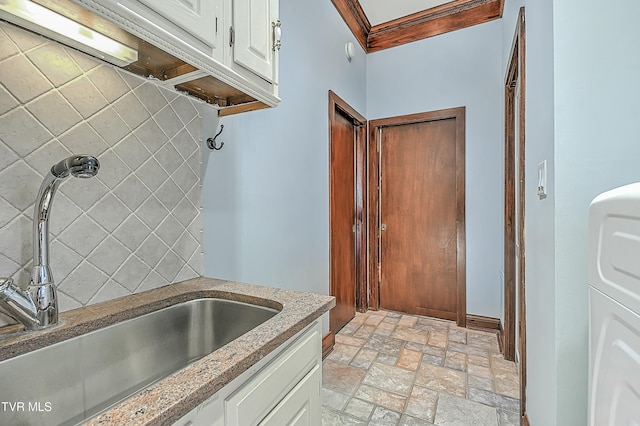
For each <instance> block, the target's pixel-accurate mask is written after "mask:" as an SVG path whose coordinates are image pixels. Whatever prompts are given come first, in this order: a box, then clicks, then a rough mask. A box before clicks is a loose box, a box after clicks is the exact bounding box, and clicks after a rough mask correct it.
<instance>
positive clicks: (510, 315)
mask: <svg viewBox="0 0 640 426" xmlns="http://www.w3.org/2000/svg"><path fill="white" fill-rule="evenodd" d="M525 41H526V31H525V17H524V7H523V8H520V13H519V15H518V22H517V24H516V31H515V36H514V40H513V45H512V47H511V55H510V58H509V63H508V65H507V79H506V82H505V83H506V84H505V91H504V94H505V173H504V195H505V199H504V207H505V215H504V297H505V298H504V332H503V333H502V335H501V339H502V348H503V353H504V357H505V359H508V360H511V361H516V362H517V363H518V366H519V372H520V414H521V416H522V417H523V419H524V418H525V417H526V385H527V359H526V356H527V327H526V305H527V304H526V297H525V296H526V291H525V289H526V280H525V278H526V275H525V260H526V259H525V232H524V231H525V229H524V227H525V218H524V214H525V199H526V196H525V195H526V194H525V190H526V185H525V154H526V149H525V147H526V144H525V136H526V132H525V106H526V102H525V88H526V80H525V75H526V70H525V63H526V62H525ZM540 198H544V197H543V196H541V197H540Z"/></svg>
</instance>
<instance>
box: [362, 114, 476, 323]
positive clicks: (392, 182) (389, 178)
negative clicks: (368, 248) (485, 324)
mask: <svg viewBox="0 0 640 426" xmlns="http://www.w3.org/2000/svg"><path fill="white" fill-rule="evenodd" d="M372 123H375V122H372ZM375 126H377V138H378V140H379V143H378V146H379V147H378V149H379V194H378V199H379V200H378V201H379V245H380V247H379V262H380V266H379V268H380V283H379V301H380V307H381V308H383V309H389V310H394V311H400V312H407V313H412V314H419V315H427V316H431V317H437V318H443V319H449V320H455V321H457V322H458V323H459V324H461V325H464V324H465V322H466V306H465V305H466V303H465V302H466V292H465V272H464V267H465V262H464V108H457V109H453V110H444V111H436V112H433V113H426V114H417V115H412V116H406V117H396V118H394V119H387V120H386V121H385V120H382V121H377V124H375V125H374V127H375Z"/></svg>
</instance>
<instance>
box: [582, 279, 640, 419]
mask: <svg viewBox="0 0 640 426" xmlns="http://www.w3.org/2000/svg"><path fill="white" fill-rule="evenodd" d="M589 295H590V300H589V303H590V310H591V316H590V323H589V328H590V339H589V340H590V353H589V367H590V368H589V425H590V426H640V409H639V407H640V316H639V315H637V314H635V313H634V312H632V311H630V310H629V309H627V308H625V307H624V306H622V305H621V304H619V303H618V302H616V301H615V300H613V299H611V298H610V297H608V296H606V295H604V294H603V293H601V292H600V291H598V290H597V289H595V288H593V287H590V288H589Z"/></svg>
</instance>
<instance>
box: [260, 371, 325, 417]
mask: <svg viewBox="0 0 640 426" xmlns="http://www.w3.org/2000/svg"><path fill="white" fill-rule="evenodd" d="M321 371H322V370H321V368H320V366H319V365H317V366H316V367H315V368H314V369H313V370H311V371H310V372H309V374H307V375H306V376H305V377H304V378H303V379H302V380H301V381H300V383H298V384H297V385H296V387H295V388H293V389H292V390H291V392H289V394H287V396H286V397H284V399H283V400H282V401H281V402H280V403H279V404H278V405H277V406H276V407H275V408H274V409H273V410H272V411H271V412H270V413H269V415H268V416H267V417H265V418H264V420H263V421H262V422H260V426H285V425H286V426H320V424H321V421H322V413H321V406H322V400H321V397H320V376H321Z"/></svg>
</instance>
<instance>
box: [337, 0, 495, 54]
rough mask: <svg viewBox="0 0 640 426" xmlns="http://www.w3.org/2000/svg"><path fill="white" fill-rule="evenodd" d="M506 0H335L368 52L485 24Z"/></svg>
mask: <svg viewBox="0 0 640 426" xmlns="http://www.w3.org/2000/svg"><path fill="white" fill-rule="evenodd" d="M504 1H505V0H393V1H391V0H331V2H332V3H333V5H334V6H335V7H336V9H337V10H338V12H339V13H340V15H341V16H342V18H343V19H344V21H345V22H346V23H347V25H348V26H349V28H350V29H351V32H353V34H354V36H355V37H356V39H357V40H358V42H359V43H360V45H361V46H362V47H363V49H364V50H365V51H366V52H367V53H371V52H376V51H378V50H382V49H388V48H390V47H394V46H399V45H402V44H405V43H410V42H413V41H416V40H421V39H424V38H428V37H433V36H436V35H439V34H443V33H447V32H450V31H456V30H460V29H463V28H467V27H470V26H472V25H477V24H482V23H484V22H488V21H491V20H494V19H498V18H500V17H501V16H502V10H503V7H504Z"/></svg>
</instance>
